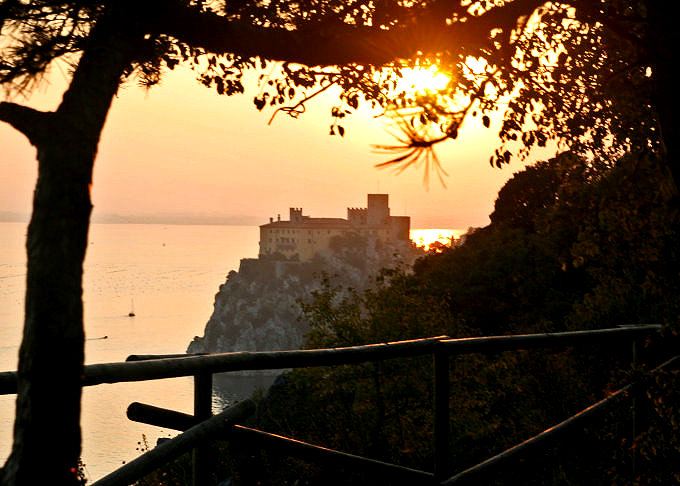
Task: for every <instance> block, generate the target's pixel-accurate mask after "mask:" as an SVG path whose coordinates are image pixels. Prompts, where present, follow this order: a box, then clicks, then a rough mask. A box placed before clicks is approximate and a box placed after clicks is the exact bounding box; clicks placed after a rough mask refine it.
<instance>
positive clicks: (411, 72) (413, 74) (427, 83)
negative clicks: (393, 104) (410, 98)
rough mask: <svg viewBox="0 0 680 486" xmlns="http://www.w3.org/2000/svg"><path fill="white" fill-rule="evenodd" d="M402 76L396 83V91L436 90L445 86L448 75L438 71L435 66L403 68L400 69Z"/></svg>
mask: <svg viewBox="0 0 680 486" xmlns="http://www.w3.org/2000/svg"><path fill="white" fill-rule="evenodd" d="M401 74H402V76H403V77H402V78H401V80H400V81H399V82H398V83H397V90H398V91H425V90H432V91H434V90H438V89H443V88H445V87H446V85H447V83H448V82H449V78H448V76H446V75H445V74H443V73H441V72H439V71H438V70H437V67H436V66H429V67H427V68H424V67H416V68H405V69H402V70H401Z"/></svg>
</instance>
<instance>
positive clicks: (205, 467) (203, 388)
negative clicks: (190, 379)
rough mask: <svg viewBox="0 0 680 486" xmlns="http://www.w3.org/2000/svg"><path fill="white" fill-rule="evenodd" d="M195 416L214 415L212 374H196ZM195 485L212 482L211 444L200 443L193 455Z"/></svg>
mask: <svg viewBox="0 0 680 486" xmlns="http://www.w3.org/2000/svg"><path fill="white" fill-rule="evenodd" d="M194 417H195V418H196V419H198V420H199V421H203V420H207V419H209V418H210V417H212V374H210V373H205V374H201V375H195V376H194ZM191 463H192V469H193V471H192V472H193V486H207V485H208V484H210V479H211V476H212V472H213V468H212V464H211V460H210V446H209V445H207V444H203V445H198V446H197V447H195V448H194V450H193V457H192V462H191Z"/></svg>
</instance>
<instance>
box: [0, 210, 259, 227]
mask: <svg viewBox="0 0 680 486" xmlns="http://www.w3.org/2000/svg"><path fill="white" fill-rule="evenodd" d="M29 220H30V214H28V213H21V212H12V211H0V222H3V223H28V221H29ZM263 220H264V218H263V217H258V216H240V215H239V216H224V215H198V214H146V215H140V214H132V215H130V214H128V215H123V214H96V213H95V214H93V215H92V222H93V223H97V224H172V225H206V226H258V225H260V224H262V221H263Z"/></svg>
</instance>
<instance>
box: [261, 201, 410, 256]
mask: <svg viewBox="0 0 680 486" xmlns="http://www.w3.org/2000/svg"><path fill="white" fill-rule="evenodd" d="M410 226H411V218H410V217H408V216H390V208H389V195H388V194H369V195H368V207H366V208H347V219H343V218H312V217H310V216H304V215H303V214H302V208H290V220H289V221H281V216H280V215H279V216H278V218H277V220H276V221H274V218H269V223H268V224H263V225H262V226H260V254H259V256H260V257H263V256H267V255H273V254H277V253H278V254H281V255H283V256H285V257H286V258H291V257H295V256H297V258H298V259H299V260H300V261H305V260H309V259H311V258H312V257H313V256H314V255H315V254H316V253H318V252H319V251H322V250H326V249H328V248H329V247H330V244H331V240H332V239H333V237H337V236H347V235H350V234H353V233H354V234H358V235H359V236H363V237H366V238H369V239H375V240H380V241H382V242H383V243H390V242H394V241H399V240H402V241H408V240H409V230H410Z"/></svg>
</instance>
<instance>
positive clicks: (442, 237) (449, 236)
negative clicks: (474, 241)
mask: <svg viewBox="0 0 680 486" xmlns="http://www.w3.org/2000/svg"><path fill="white" fill-rule="evenodd" d="M464 234H465V230H456V229H441V228H433V229H414V230H411V231H410V235H409V236H410V237H411V241H413V242H414V243H415V244H416V245H417V246H419V247H425V248H426V249H427V248H429V246H430V245H431V244H432V243H434V242H435V241H438V242H439V243H441V244H443V245H446V246H450V245H451V243H452V242H453V241H455V240H457V239H459V238H460V237H461V236H463V235H464Z"/></svg>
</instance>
